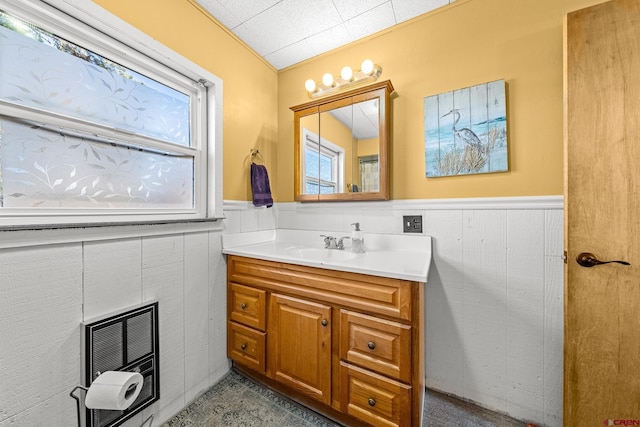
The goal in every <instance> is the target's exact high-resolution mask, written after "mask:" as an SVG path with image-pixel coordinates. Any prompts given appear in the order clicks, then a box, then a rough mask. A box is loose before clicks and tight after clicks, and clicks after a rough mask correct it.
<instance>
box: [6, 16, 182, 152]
mask: <svg viewBox="0 0 640 427" xmlns="http://www.w3.org/2000/svg"><path fill="white" fill-rule="evenodd" d="M0 75H1V76H2V79H0V99H3V100H6V101H9V102H11V103H16V104H20V105H24V106H29V107H33V108H38V109H46V110H47V111H51V112H54V113H59V114H63V115H67V116H71V117H74V118H78V119H83V120H88V121H91V122H94V123H98V124H102V125H106V126H110V127H114V128H117V129H122V130H126V131H132V132H136V133H139V134H142V135H145V136H148V137H152V138H157V139H160V140H163V141H168V142H171V143H174V144H180V145H186V146H188V145H190V140H189V134H190V132H189V96H188V95H186V94H184V93H181V92H179V91H177V90H175V89H173V88H171V87H169V86H167V85H164V84H161V83H158V82H157V81H155V80H153V79H150V78H148V77H145V76H144V75H142V74H140V73H137V72H135V71H133V70H131V69H129V68H126V67H123V66H121V65H119V64H117V63H115V62H113V61H111V60H109V59H107V58H105V57H103V56H100V55H98V54H96V53H94V52H91V51H89V50H87V49H84V48H83V47H81V46H78V45H77V44H74V43H70V42H68V41H66V40H64V39H62V38H60V37H57V36H55V35H53V34H51V33H49V32H47V31H44V30H42V29H40V28H37V27H35V26H33V25H31V24H29V23H27V22H25V21H24V20H21V19H18V18H16V17H13V16H10V15H8V14H6V13H4V12H2V11H0Z"/></svg>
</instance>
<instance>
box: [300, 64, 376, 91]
mask: <svg viewBox="0 0 640 427" xmlns="http://www.w3.org/2000/svg"><path fill="white" fill-rule="evenodd" d="M380 74H382V67H381V66H379V65H377V64H374V63H373V61H372V60H370V59H365V60H364V61H362V64H361V65H360V70H356V71H353V70H352V69H351V67H348V66H347V67H344V68H342V70H341V71H340V76H339V77H334V76H333V75H332V74H331V73H326V74H324V75H323V76H322V80H321V81H320V82H318V83H316V82H315V81H314V80H313V79H309V80H307V81H306V82H305V83H304V87H305V89H306V90H307V94H308V95H309V98H318V97H320V96H324V95H329V94H332V93H336V92H338V91H341V90H343V89H347V88H350V87H353V86H357V85H360V84H363V83H368V82H373V81H376V80H377V79H378V77H380Z"/></svg>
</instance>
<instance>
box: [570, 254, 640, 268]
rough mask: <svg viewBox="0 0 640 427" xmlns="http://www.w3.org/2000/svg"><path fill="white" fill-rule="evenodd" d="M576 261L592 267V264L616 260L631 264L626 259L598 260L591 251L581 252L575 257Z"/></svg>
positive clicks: (620, 262)
mask: <svg viewBox="0 0 640 427" xmlns="http://www.w3.org/2000/svg"><path fill="white" fill-rule="evenodd" d="M576 262H577V263H578V264H580V265H581V266H583V267H593V266H594V265H600V264H610V263H612V262H616V263H618V264H622V265H631V264H629V263H628V262H626V261H600V260H599V259H598V257H597V256H595V255H594V254H592V253H591V252H582V253H580V254H578V256H577V257H576Z"/></svg>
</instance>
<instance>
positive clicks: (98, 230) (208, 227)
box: [0, 218, 223, 249]
mask: <svg viewBox="0 0 640 427" xmlns="http://www.w3.org/2000/svg"><path fill="white" fill-rule="evenodd" d="M221 219H223V218H206V219H198V220H193V219H190V220H169V221H157V222H151V221H147V222H143V221H140V222H127V223H95V224H63V225H32V226H28V225H25V226H13V225H12V226H0V235H2V237H1V238H0V249H9V248H18V247H27V246H41V245H52V244H67V243H77V242H90V241H100V240H116V239H129V238H136V237H148V236H164V235H171V234H182V233H196V232H206V231H222V228H223V224H222V221H221Z"/></svg>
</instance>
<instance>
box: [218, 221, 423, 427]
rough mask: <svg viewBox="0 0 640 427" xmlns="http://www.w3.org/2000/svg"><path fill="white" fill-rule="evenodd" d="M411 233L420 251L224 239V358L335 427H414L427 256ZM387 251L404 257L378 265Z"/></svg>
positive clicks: (420, 387) (419, 387) (419, 417)
mask: <svg viewBox="0 0 640 427" xmlns="http://www.w3.org/2000/svg"><path fill="white" fill-rule="evenodd" d="M315 234H317V233H314V235H315ZM389 237H394V236H389ZM395 237H404V236H395ZM420 237H421V238H423V239H422V240H421V241H420V242H419V243H418V239H416V240H414V241H413V243H414V244H416V243H418V244H419V245H421V249H423V250H422V251H409V250H406V251H397V250H393V249H379V250H376V249H369V250H368V252H367V253H365V254H351V253H349V252H347V251H338V250H329V249H323V248H321V247H319V248H316V247H308V246H304V245H301V244H296V243H294V242H292V241H282V240H279V239H277V238H275V237H274V238H273V239H272V240H268V241H264V242H260V243H255V244H248V245H241V246H235V247H231V248H229V247H225V248H224V249H223V252H224V253H226V254H227V292H228V301H227V313H228V322H227V326H228V338H227V339H228V342H227V352H228V356H229V357H230V358H231V359H232V360H233V362H234V365H235V366H236V367H237V368H238V369H240V370H242V371H243V372H245V373H246V374H248V375H250V376H252V377H253V378H255V379H257V380H258V381H260V382H263V383H265V384H266V385H268V386H271V387H273V388H275V389H277V390H278V391H280V392H283V393H284V394H286V395H288V396H289V397H291V398H293V399H294V400H297V401H299V402H301V403H303V404H305V405H306V406H309V407H311V408H313V409H315V410H316V411H318V412H320V413H323V414H325V415H326V416H328V417H330V418H333V419H335V420H337V421H339V422H341V423H343V424H345V425H374V426H403V427H404V426H420V425H421V422H422V404H423V399H424V282H426V277H427V273H428V264H429V262H430V256H431V252H430V251H431V243H430V238H429V237H428V236H420ZM302 240H305V239H304V238H303V239H302ZM306 241H309V240H308V239H306ZM374 243H375V242H374ZM396 245H398V247H402V243H401V242H396ZM381 246H384V245H381ZM387 246H393V244H391V245H387ZM398 252H402V253H398ZM395 257H397V258H398V259H400V258H403V257H411V258H412V259H409V260H406V265H404V266H403V265H395V266H391V265H390V266H389V267H388V268H389V269H388V270H387V271H386V272H385V271H382V270H383V269H384V268H385V265H384V264H385V262H384V261H382V260H383V259H384V258H386V259H393V258H395ZM367 263H372V264H375V265H376V266H375V267H373V265H372V266H371V268H367V267H366V266H367ZM412 263H414V264H415V263H417V264H419V265H416V266H415V267H409V266H410V265H411V264H412ZM389 264H391V263H389ZM400 264H402V262H400ZM411 268H413V269H414V271H412V272H408V269H411ZM401 270H404V271H401Z"/></svg>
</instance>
